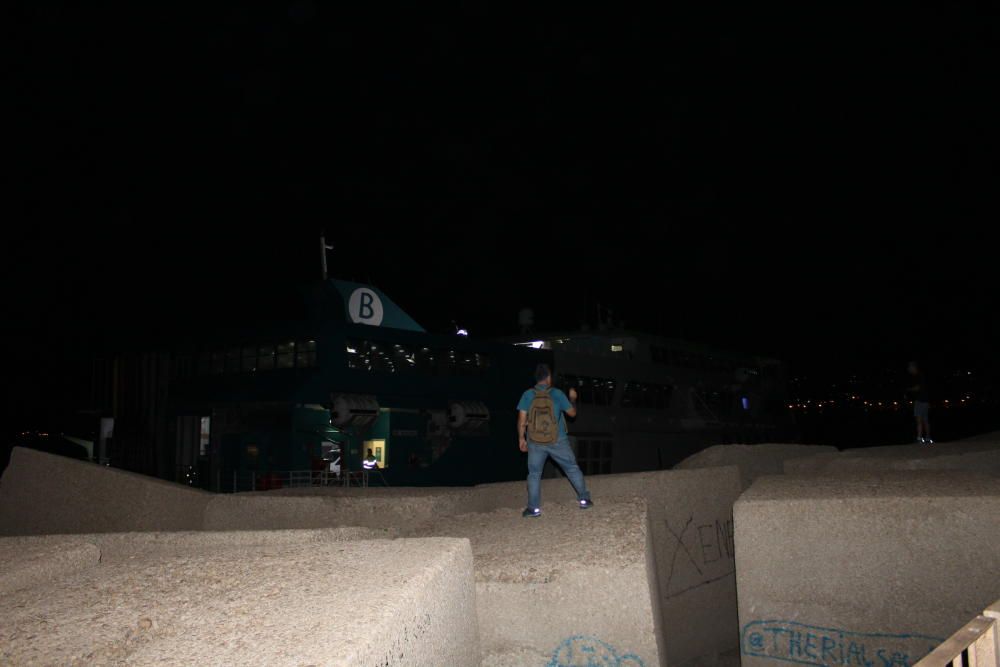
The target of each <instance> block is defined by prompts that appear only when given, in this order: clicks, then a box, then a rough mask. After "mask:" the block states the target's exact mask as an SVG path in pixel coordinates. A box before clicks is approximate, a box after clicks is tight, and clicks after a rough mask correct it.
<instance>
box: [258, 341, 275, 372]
mask: <svg viewBox="0 0 1000 667" xmlns="http://www.w3.org/2000/svg"><path fill="white" fill-rule="evenodd" d="M257 369H258V370H262V371H269V370H273V369H274V346H273V345H261V346H259V347H258V348H257Z"/></svg>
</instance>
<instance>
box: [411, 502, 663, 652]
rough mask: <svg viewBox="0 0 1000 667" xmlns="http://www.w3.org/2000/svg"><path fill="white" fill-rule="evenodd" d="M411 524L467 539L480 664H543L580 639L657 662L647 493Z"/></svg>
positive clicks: (578, 646)
mask: <svg viewBox="0 0 1000 667" xmlns="http://www.w3.org/2000/svg"><path fill="white" fill-rule="evenodd" d="M411 532H412V534H419V535H448V536H454V537H465V538H468V539H469V540H470V541H471V543H472V551H473V556H474V562H475V577H476V597H477V603H478V609H479V628H480V634H481V637H482V644H483V651H484V661H483V664H488V665H504V664H520V665H532V664H533V665H539V666H541V665H545V664H547V663H548V661H550V660H553V659H556V658H558V654H559V651H560V650H562V651H563V652H564V653H565V652H566V651H569V650H576V651H577V653H578V655H582V651H583V649H584V648H585V647H586V648H590V649H595V648H599V649H600V650H601V651H604V652H605V653H606V654H607V655H608V656H610V655H615V656H617V658H618V659H619V660H623V661H624V662H622V663H621V664H622V665H630V666H631V665H646V666H647V667H654V666H655V665H660V664H661V661H660V658H659V652H658V648H657V640H656V634H655V628H654V613H653V604H654V602H655V595H656V589H655V581H651V577H653V578H655V571H652V570H651V568H650V567H649V565H650V563H649V554H648V540H647V518H646V503H645V501H642V500H621V501H619V502H615V503H610V502H605V503H602V504H600V505H597V506H595V507H594V508H593V509H590V510H581V509H579V508H578V507H577V506H576V505H575V504H574V503H572V502H564V503H555V502H553V503H549V504H548V505H547V506H546V508H545V510H544V511H543V513H542V516H541V517H539V518H535V519H524V518H522V517H521V516H520V513H519V512H516V511H511V510H510V509H500V510H494V511H492V512H488V513H476V514H464V515H459V516H454V517H437V518H435V519H434V520H432V521H430V522H426V523H423V524H421V525H415V526H413V527H412V528H411ZM564 658H565V656H564ZM526 660H530V661H529V662H524V661H526ZM556 664H560V663H559V662H556ZM566 664H575V663H566ZM595 664H604V663H600V662H598V663H595ZM610 664H619V663H610Z"/></svg>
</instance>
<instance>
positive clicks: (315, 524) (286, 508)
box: [204, 489, 456, 530]
mask: <svg viewBox="0 0 1000 667" xmlns="http://www.w3.org/2000/svg"><path fill="white" fill-rule="evenodd" d="M354 491H355V492H354V493H333V494H317V493H311V494H273V495H272V494H271V492H267V493H253V494H250V493H234V494H219V495H216V496H213V497H212V498H211V500H209V502H208V503H207V505H206V508H205V520H204V528H205V530H276V529H282V528H329V527H332V526H360V527H367V528H386V529H391V528H402V527H406V526H410V525H412V524H413V523H414V522H419V521H425V520H427V519H430V518H431V517H432V516H435V515H437V514H453V513H455V510H454V508H455V507H456V503H455V501H453V500H452V499H451V497H450V494H448V493H446V492H440V493H438V494H430V493H424V494H420V495H408V494H402V493H399V494H391V495H384V494H379V495H376V494H370V493H368V489H355V490H354Z"/></svg>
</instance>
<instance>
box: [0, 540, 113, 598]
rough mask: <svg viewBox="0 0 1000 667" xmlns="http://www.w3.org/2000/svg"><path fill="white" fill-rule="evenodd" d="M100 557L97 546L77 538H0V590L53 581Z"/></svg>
mask: <svg viewBox="0 0 1000 667" xmlns="http://www.w3.org/2000/svg"><path fill="white" fill-rule="evenodd" d="M100 561H101V550H100V549H99V548H98V547H97V546H96V545H95V544H92V543H90V542H88V541H86V540H83V539H79V538H66V537H62V536H60V537H58V538H56V539H53V540H45V539H44V538H43V539H42V540H40V539H39V538H35V537H8V538H0V563H3V567H2V568H0V594H6V593H9V592H11V591H16V590H20V589H22V588H29V587H31V586H35V585H37V584H40V583H44V582H51V581H56V580H58V579H59V578H61V577H65V576H68V575H70V574H73V573H75V572H78V571H80V570H84V569H86V568H89V567H97V564H98V563H100Z"/></svg>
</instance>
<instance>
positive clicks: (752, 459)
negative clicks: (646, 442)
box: [674, 444, 837, 489]
mask: <svg viewBox="0 0 1000 667" xmlns="http://www.w3.org/2000/svg"><path fill="white" fill-rule="evenodd" d="M836 451H837V448H836V447H829V446H826V445H788V444H761V445H715V446H713V447H708V448H706V449H703V450H701V451H700V452H697V453H695V454H692V455H691V456H689V457H687V458H686V459H684V460H683V461H681V462H680V463H678V464H677V465H675V466H674V470H692V469H695V468H714V467H718V466H727V465H734V466H736V467H738V468H739V469H740V483H741V484H742V486H743V488H744V489H748V488H750V485H751V484H752V483H753V481H754V480H755V479H757V478H758V477H760V476H761V475H778V474H781V473H782V472H783V471H784V467H783V466H784V464H785V462H786V461H788V460H794V459H797V458H801V457H804V456H814V455H816V454H824V453H825V454H832V453H836Z"/></svg>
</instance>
